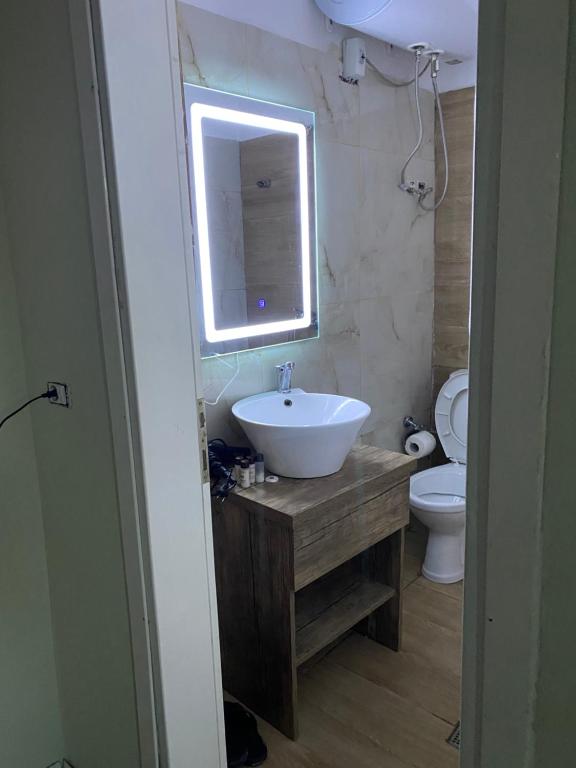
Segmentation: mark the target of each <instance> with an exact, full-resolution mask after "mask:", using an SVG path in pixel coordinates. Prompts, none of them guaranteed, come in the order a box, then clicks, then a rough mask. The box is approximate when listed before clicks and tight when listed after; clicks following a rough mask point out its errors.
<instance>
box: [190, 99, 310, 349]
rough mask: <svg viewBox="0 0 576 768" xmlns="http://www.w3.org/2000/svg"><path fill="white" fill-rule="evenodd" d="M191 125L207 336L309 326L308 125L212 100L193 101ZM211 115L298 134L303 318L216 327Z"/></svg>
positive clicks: (226, 337) (211, 338) (211, 339)
mask: <svg viewBox="0 0 576 768" xmlns="http://www.w3.org/2000/svg"><path fill="white" fill-rule="evenodd" d="M190 118H191V119H190V123H191V128H192V159H193V166H194V190H195V199H196V218H197V231H198V251H199V261H200V281H201V286H202V303H203V311H204V326H205V328H204V329H205V333H206V339H207V341H209V342H218V341H228V340H231V339H245V338H249V337H252V336H262V335H264V334H269V333H282V332H284V331H292V330H296V329H298V328H307V327H308V326H309V325H310V323H311V322H312V297H311V281H310V274H311V272H310V219H309V216H310V209H309V189H308V147H307V136H306V127H305V126H304V125H302V124H301V123H294V122H291V121H289V120H280V119H278V118H275V117H267V116H265V115H257V114H253V113H251V112H242V111H239V110H236V109H227V108H224V107H216V106H213V105H210V104H201V103H194V104H192V106H191V107H190ZM204 118H209V119H212V120H220V121H222V122H226V123H235V124H237V125H247V126H252V127H254V128H267V129H269V130H273V131H276V132H279V133H291V134H294V135H295V136H296V137H297V138H298V165H299V168H298V175H299V189H300V242H301V255H302V303H303V313H302V317H301V318H294V319H291V320H280V321H275V322H271V323H259V324H258V325H243V326H239V327H236V328H222V329H217V328H216V323H215V317H214V292H213V283H212V267H211V259H210V236H209V228H208V203H207V198H206V171H205V165H204V143H203V134H202V120H203V119H204Z"/></svg>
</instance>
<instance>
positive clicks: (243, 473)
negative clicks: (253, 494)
mask: <svg viewBox="0 0 576 768" xmlns="http://www.w3.org/2000/svg"><path fill="white" fill-rule="evenodd" d="M240 487H241V488H250V464H249V463H248V460H247V459H243V461H242V463H241V464H240Z"/></svg>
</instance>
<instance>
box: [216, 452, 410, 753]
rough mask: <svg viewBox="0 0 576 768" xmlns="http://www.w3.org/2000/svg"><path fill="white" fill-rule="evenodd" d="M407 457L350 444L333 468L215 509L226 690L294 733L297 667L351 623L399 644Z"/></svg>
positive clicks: (258, 489) (239, 495) (250, 492)
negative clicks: (331, 472) (337, 469)
mask: <svg viewBox="0 0 576 768" xmlns="http://www.w3.org/2000/svg"><path fill="white" fill-rule="evenodd" d="M414 467H415V461H414V459H412V458H410V457H409V456H404V455H402V454H398V453H392V452H390V451H384V450H381V449H379V448H372V447H368V446H362V447H358V448H354V449H353V450H352V452H351V453H350V455H349V456H348V458H347V460H346V463H345V464H344V467H343V468H342V469H341V470H340V472H338V473H337V474H335V475H331V476H329V477H324V478H315V479H311V480H292V479H288V478H280V480H279V482H278V483H275V484H271V483H263V484H261V485H256V486H253V487H252V488H249V489H247V490H242V491H238V492H235V493H233V494H231V495H230V497H229V498H228V499H227V500H226V502H225V503H224V504H217V505H216V504H215V505H214V507H213V526H214V548H215V556H216V579H217V590H218V614H219V621H220V644H221V653H222V674H223V681H224V688H225V689H226V690H227V691H228V692H229V693H231V694H232V695H233V696H236V697H237V698H238V699H239V700H240V701H241V702H242V703H244V704H245V705H246V706H247V707H249V708H251V709H252V710H254V711H255V712H256V713H257V714H259V715H260V716H261V717H263V718H264V719H265V720H267V721H268V722H269V723H271V724H272V725H274V726H275V727H276V728H278V729H279V730H280V731H282V732H283V733H284V734H286V735H287V736H290V737H291V738H296V737H297V734H298V712H297V701H298V693H297V669H298V667H299V666H301V665H303V664H305V663H306V662H309V661H310V660H311V659H313V657H315V656H316V655H317V654H321V653H322V652H323V651H326V649H327V648H329V647H330V646H331V645H332V644H333V643H334V642H335V641H337V640H338V638H340V637H341V636H342V635H344V634H346V633H347V632H349V631H350V630H352V629H354V630H356V631H359V632H362V633H363V634H366V635H368V636H369V637H370V638H372V639H373V640H375V641H376V642H379V643H382V644H383V645H386V646H388V647H389V648H393V649H394V650H398V649H399V647H400V642H401V616H402V611H401V599H402V593H401V581H402V560H403V550H404V527H405V526H406V525H407V523H408V489H409V475H410V473H411V471H413V469H414Z"/></svg>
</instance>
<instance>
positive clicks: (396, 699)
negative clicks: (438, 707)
mask: <svg viewBox="0 0 576 768" xmlns="http://www.w3.org/2000/svg"><path fill="white" fill-rule="evenodd" d="M301 701H302V702H303V703H305V702H306V701H310V702H311V703H313V705H314V706H315V707H318V708H319V709H321V710H322V711H323V712H324V713H326V714H328V715H329V716H330V717H332V718H334V719H335V720H336V721H338V722H339V723H340V724H341V727H346V728H352V729H353V730H354V731H355V733H356V734H359V735H360V736H361V737H364V738H366V739H368V740H369V742H370V743H371V744H375V745H376V746H377V747H378V748H379V749H381V750H382V751H383V752H384V753H385V754H386V755H387V756H389V757H390V756H393V757H395V758H397V759H398V760H399V761H401V762H402V763H407V764H408V765H410V766H414V768H446V767H447V766H448V765H455V764H456V763H450V759H451V758H452V757H454V750H453V749H451V748H450V747H449V746H448V745H447V744H446V739H447V738H448V736H449V735H450V732H451V730H452V726H451V725H450V724H448V723H446V722H444V721H442V720H440V719H439V718H437V717H435V716H434V715H432V714H430V713H429V712H427V711H426V710H424V709H422V708H420V707H418V706H417V705H415V704H414V703H412V702H411V701H408V700H407V699H404V698H403V697H401V696H398V694H395V693H393V692H392V691H390V690H388V689H386V688H383V687H381V686H379V685H376V684H375V683H373V682H371V681H369V680H366V678H364V677H361V676H360V675H357V674H355V673H353V672H350V671H349V670H345V669H343V668H342V667H339V666H338V665H335V664H332V663H331V662H330V660H329V659H327V660H326V661H325V662H324V663H323V664H322V665H321V666H320V665H319V666H318V667H317V668H316V669H312V670H310V672H309V673H308V675H307V679H306V680H305V681H302V693H301Z"/></svg>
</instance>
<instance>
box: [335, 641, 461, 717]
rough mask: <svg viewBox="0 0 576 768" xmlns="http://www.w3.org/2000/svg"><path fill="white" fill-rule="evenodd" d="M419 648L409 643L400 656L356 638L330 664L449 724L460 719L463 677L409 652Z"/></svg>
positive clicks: (338, 648) (412, 642)
mask: <svg viewBox="0 0 576 768" xmlns="http://www.w3.org/2000/svg"><path fill="white" fill-rule="evenodd" d="M407 644H408V645H409V646H411V647H417V643H416V641H415V639H414V638H413V637H412V639H411V640H408V643H407V640H406V632H405V636H404V650H402V651H400V652H399V653H395V652H394V651H391V650H390V649H389V648H385V647H384V646H382V645H378V644H377V643H374V642H373V641H372V640H369V639H368V638H366V637H362V636H361V635H358V634H352V635H350V637H348V638H347V639H346V640H345V641H344V642H343V643H342V644H341V645H339V646H338V647H337V648H335V649H334V650H333V651H332V653H331V654H330V655H329V656H328V657H327V658H328V659H329V660H330V661H332V662H334V663H336V664H338V665H339V666H342V667H344V668H345V669H348V670H350V671H351V672H355V673H356V674H358V675H360V676H362V677H365V678H366V679H367V680H371V681H372V682H374V683H377V684H378V685H381V686H382V687H383V688H387V689H388V690H390V691H393V692H394V693H396V694H398V695H399V696H402V697H403V698H405V699H406V700H408V701H411V702H413V703H414V704H416V705H417V706H419V707H421V708H422V709H425V710H427V711H428V712H430V713H431V714H433V715H436V717H439V718H441V719H442V720H445V721H446V722H448V723H453V724H455V723H456V722H457V721H458V719H459V717H460V675H459V674H455V673H454V672H453V671H451V670H449V669H446V668H445V667H442V668H440V669H438V668H437V667H436V666H435V665H434V664H433V663H432V662H431V661H430V659H429V658H427V657H426V655H425V654H423V653H420V652H419V649H418V650H417V652H416V653H415V652H413V651H408V650H406V645H407Z"/></svg>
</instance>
